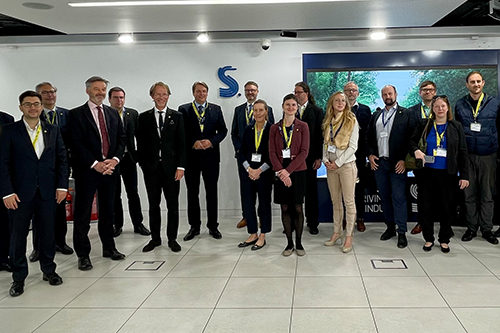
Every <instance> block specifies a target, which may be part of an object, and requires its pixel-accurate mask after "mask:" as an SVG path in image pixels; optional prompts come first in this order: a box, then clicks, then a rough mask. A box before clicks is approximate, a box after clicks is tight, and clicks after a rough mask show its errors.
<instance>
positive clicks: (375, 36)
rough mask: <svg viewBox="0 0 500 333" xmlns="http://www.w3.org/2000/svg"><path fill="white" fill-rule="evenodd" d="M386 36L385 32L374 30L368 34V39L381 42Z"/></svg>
mask: <svg viewBox="0 0 500 333" xmlns="http://www.w3.org/2000/svg"><path fill="white" fill-rule="evenodd" d="M386 38H387V35H386V33H385V30H374V31H372V32H371V33H370V39H371V40H382V39H386Z"/></svg>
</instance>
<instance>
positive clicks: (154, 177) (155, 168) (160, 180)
mask: <svg viewBox="0 0 500 333" xmlns="http://www.w3.org/2000/svg"><path fill="white" fill-rule="evenodd" d="M149 95H150V96H151V98H153V101H154V103H155V106H154V108H153V109H151V110H148V111H145V112H142V113H141V114H140V116H139V129H138V131H137V147H138V153H139V165H140V166H141V168H142V172H143V174H144V182H145V184H146V190H147V193H148V201H149V227H150V228H151V241H150V242H149V243H148V244H147V245H146V246H145V247H144V248H143V249H142V252H149V251H152V250H153V249H154V248H155V247H157V246H160V245H161V235H160V229H161V210H160V203H161V192H162V190H163V193H164V194H165V200H166V201H167V209H168V216H167V239H168V243H167V244H168V247H169V248H170V249H171V250H172V251H173V252H179V251H180V250H181V246H180V245H179V243H177V240H176V239H177V232H178V229H179V189H180V180H181V179H182V177H183V176H184V170H185V167H186V142H185V140H186V138H185V134H184V121H183V118H182V114H181V113H180V112H178V111H175V110H172V109H170V108H168V107H167V102H168V98H169V97H170V88H169V86H168V85H166V84H165V83H163V82H157V83H155V84H153V85H152V86H151V89H150V90H149Z"/></svg>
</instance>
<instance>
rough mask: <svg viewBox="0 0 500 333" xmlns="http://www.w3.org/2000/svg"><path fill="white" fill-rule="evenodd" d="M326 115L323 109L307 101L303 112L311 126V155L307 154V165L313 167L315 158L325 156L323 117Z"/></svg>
mask: <svg viewBox="0 0 500 333" xmlns="http://www.w3.org/2000/svg"><path fill="white" fill-rule="evenodd" d="M324 117H325V115H324V113H323V110H321V108H320V107H318V106H316V105H314V104H312V103H311V102H309V103H307V106H306V108H305V110H304V113H303V114H302V119H301V120H302V121H303V122H305V123H307V126H309V144H310V146H309V155H307V166H308V167H309V168H311V167H312V163H313V162H314V161H315V160H318V159H319V160H321V159H322V158H323V130H322V128H321V126H322V124H323V118H324Z"/></svg>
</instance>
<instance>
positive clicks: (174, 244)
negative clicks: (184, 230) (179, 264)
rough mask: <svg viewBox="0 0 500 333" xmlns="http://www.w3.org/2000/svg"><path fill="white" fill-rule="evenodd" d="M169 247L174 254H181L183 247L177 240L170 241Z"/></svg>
mask: <svg viewBox="0 0 500 333" xmlns="http://www.w3.org/2000/svg"><path fill="white" fill-rule="evenodd" d="M168 247H169V248H170V250H172V252H181V246H180V245H179V243H177V241H176V240H175V239H174V240H171V241H168Z"/></svg>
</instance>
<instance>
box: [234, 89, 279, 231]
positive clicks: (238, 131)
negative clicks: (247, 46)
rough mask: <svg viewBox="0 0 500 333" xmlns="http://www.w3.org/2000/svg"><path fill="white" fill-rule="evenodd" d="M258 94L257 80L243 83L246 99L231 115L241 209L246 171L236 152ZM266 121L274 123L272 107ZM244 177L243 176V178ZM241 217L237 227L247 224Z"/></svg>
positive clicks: (269, 108) (238, 149)
mask: <svg viewBox="0 0 500 333" xmlns="http://www.w3.org/2000/svg"><path fill="white" fill-rule="evenodd" d="M258 95H259V85H258V84H257V82H254V81H248V82H247V83H245V97H246V99H247V101H246V102H245V103H243V104H241V105H238V106H237V107H236V108H235V109H234V116H233V124H232V126H231V140H232V141H233V146H234V152H235V156H234V157H236V162H237V164H238V177H239V178H240V198H241V207H242V210H243V193H242V189H241V187H242V181H244V180H246V179H247V178H248V173H247V171H246V170H245V169H244V168H243V165H242V164H241V163H238V154H239V152H240V149H241V142H242V140H243V133H244V132H245V128H246V127H247V126H248V125H253V124H254V123H255V120H254V118H253V104H254V103H255V101H256V100H257V96H258ZM268 121H269V122H270V123H271V124H274V114H273V108H272V107H270V106H269V107H268ZM243 177H245V178H243ZM242 216H243V218H242V219H241V221H240V222H238V224H237V225H236V227H237V228H244V227H245V226H246V225H247V220H246V219H245V216H244V215H243V212H242Z"/></svg>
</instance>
